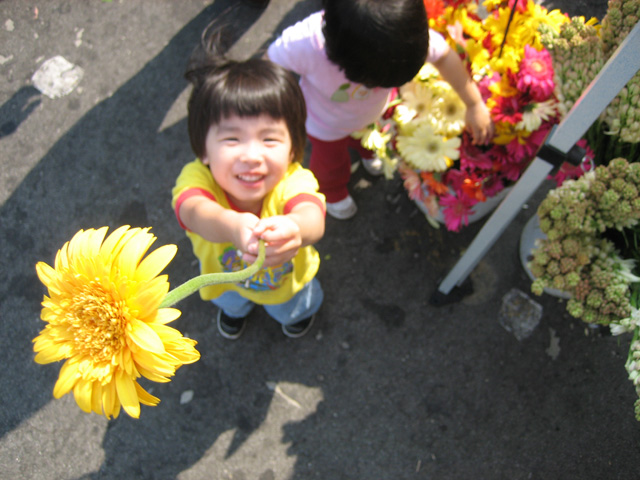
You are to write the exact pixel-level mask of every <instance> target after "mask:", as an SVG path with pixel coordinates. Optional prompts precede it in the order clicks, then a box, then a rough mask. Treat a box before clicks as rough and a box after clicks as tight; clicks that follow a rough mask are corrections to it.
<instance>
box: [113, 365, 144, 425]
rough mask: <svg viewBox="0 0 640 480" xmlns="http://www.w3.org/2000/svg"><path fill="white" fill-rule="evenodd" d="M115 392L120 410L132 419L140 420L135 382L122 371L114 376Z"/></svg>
mask: <svg viewBox="0 0 640 480" xmlns="http://www.w3.org/2000/svg"><path fill="white" fill-rule="evenodd" d="M116 391H117V392H118V400H120V403H121V404H122V408H124V411H125V412H127V413H128V414H129V415H130V416H131V417H133V418H140V401H139V400H138V394H137V393H136V387H135V382H134V381H133V379H132V378H131V377H130V376H129V375H127V374H126V373H125V372H123V371H122V370H118V373H117V374H116Z"/></svg>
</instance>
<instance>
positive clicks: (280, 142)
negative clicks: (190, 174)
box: [202, 115, 293, 211]
mask: <svg viewBox="0 0 640 480" xmlns="http://www.w3.org/2000/svg"><path fill="white" fill-rule="evenodd" d="M205 148H206V155H205V157H204V158H202V163H204V164H205V165H208V166H209V169H210V170H211V174H212V175H213V178H214V179H215V180H216V182H217V183H218V185H220V187H222V189H223V190H224V191H225V192H226V193H227V195H228V196H229V197H230V199H231V201H233V203H234V204H235V205H236V206H237V207H240V208H242V209H243V210H247V211H256V210H258V211H259V208H260V206H261V205H262V200H263V199H264V197H265V196H266V195H267V193H269V192H270V191H271V190H273V189H274V187H275V186H276V185H277V184H278V182H280V180H282V179H283V178H284V175H285V174H286V172H287V168H288V166H289V163H290V162H291V160H292V159H293V152H292V150H291V136H290V135H289V129H288V128H287V124H286V123H285V121H284V120H283V119H280V120H275V119H273V118H271V117H270V116H268V115H261V116H259V117H238V116H236V115H232V116H230V117H227V118H223V119H222V120H221V121H220V123H219V124H217V125H212V126H211V127H209V131H208V132H207V138H206V142H205Z"/></svg>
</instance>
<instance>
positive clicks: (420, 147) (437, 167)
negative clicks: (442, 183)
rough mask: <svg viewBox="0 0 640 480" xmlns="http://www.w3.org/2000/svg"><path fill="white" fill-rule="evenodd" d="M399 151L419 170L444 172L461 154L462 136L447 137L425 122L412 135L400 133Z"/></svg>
mask: <svg viewBox="0 0 640 480" xmlns="http://www.w3.org/2000/svg"><path fill="white" fill-rule="evenodd" d="M397 146H398V151H399V152H400V155H402V158H403V159H404V160H405V161H406V162H408V163H410V164H411V165H413V166H414V167H415V168H417V169H419V170H425V171H429V172H443V171H445V170H446V169H447V168H449V167H451V165H453V160H456V159H458V158H459V156H460V152H459V150H458V148H459V147H460V138H459V137H454V138H450V139H446V138H444V137H442V136H440V135H437V134H436V133H435V131H434V130H433V127H432V126H431V125H429V124H428V123H427V122H423V123H421V124H420V125H418V126H417V127H416V129H415V130H414V131H413V133H412V134H411V135H410V136H404V135H398V141H397Z"/></svg>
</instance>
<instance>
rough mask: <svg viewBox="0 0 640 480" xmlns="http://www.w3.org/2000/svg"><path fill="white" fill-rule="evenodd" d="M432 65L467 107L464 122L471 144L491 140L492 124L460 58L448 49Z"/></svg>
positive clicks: (487, 111) (484, 142) (478, 92)
mask: <svg viewBox="0 0 640 480" xmlns="http://www.w3.org/2000/svg"><path fill="white" fill-rule="evenodd" d="M433 65H434V66H435V67H436V68H437V69H438V71H439V72H440V75H441V76H442V78H443V79H444V80H445V81H447V82H448V83H449V84H450V85H451V87H452V88H453V89H454V90H455V91H456V93H457V94H458V95H459V96H460V99H461V100H462V101H463V102H464V104H465V105H466V106H467V113H466V118H465V120H466V124H467V127H468V128H470V130H471V135H472V136H473V143H475V144H479V145H484V144H486V143H488V142H489V141H490V140H491V139H492V138H493V133H494V130H493V122H492V121H491V116H490V115H489V110H488V109H487V107H486V105H485V104H484V101H483V100H482V95H480V91H479V90H478V87H477V85H476V84H475V83H474V82H473V80H472V79H471V77H470V76H469V74H468V73H467V71H466V70H465V68H464V65H463V64H462V61H461V60H460V57H458V55H457V54H456V52H455V51H454V50H453V49H449V51H448V52H447V53H446V54H445V55H443V56H442V57H441V58H440V59H438V60H436V61H435V62H434V63H433Z"/></svg>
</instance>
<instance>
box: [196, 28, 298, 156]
mask: <svg viewBox="0 0 640 480" xmlns="http://www.w3.org/2000/svg"><path fill="white" fill-rule="evenodd" d="M205 34H206V31H205ZM205 37H206V35H203V42H202V45H201V46H200V47H199V48H198V49H196V51H195V52H194V54H193V55H192V56H191V58H190V61H189V65H188V67H187V71H186V73H185V78H186V79H187V80H189V82H191V84H192V85H193V90H192V91H191V96H190V97H189V102H188V112H189V113H188V126H189V140H190V142H191V148H192V149H193V152H194V153H195V154H196V155H197V156H198V157H199V158H203V157H204V155H205V153H206V152H205V144H206V138H207V132H208V131H209V128H210V127H211V126H212V125H217V124H218V123H220V121H221V120H222V119H223V118H225V117H229V116H231V115H237V116H239V117H256V116H260V115H268V116H270V117H272V118H273V119H275V120H281V119H282V120H284V121H285V123H286V125H287V128H288V130H289V135H290V136H291V147H292V151H293V154H294V156H293V158H294V160H295V161H301V160H302V157H303V155H304V147H305V143H306V139H307V135H306V130H305V126H304V123H305V120H306V117H307V110H306V106H305V101H304V96H303V95H302V91H301V90H300V87H299V85H298V82H297V80H296V78H295V76H294V75H293V74H292V73H291V72H289V71H288V70H286V69H284V68H282V67H280V66H279V65H276V64H275V63H273V62H271V61H269V60H264V59H259V58H251V59H249V60H245V61H236V60H231V59H227V58H225V57H224V55H222V54H221V50H222V47H221V45H222V42H221V40H220V38H221V37H220V33H219V32H217V33H214V34H213V35H209V36H208V39H205Z"/></svg>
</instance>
